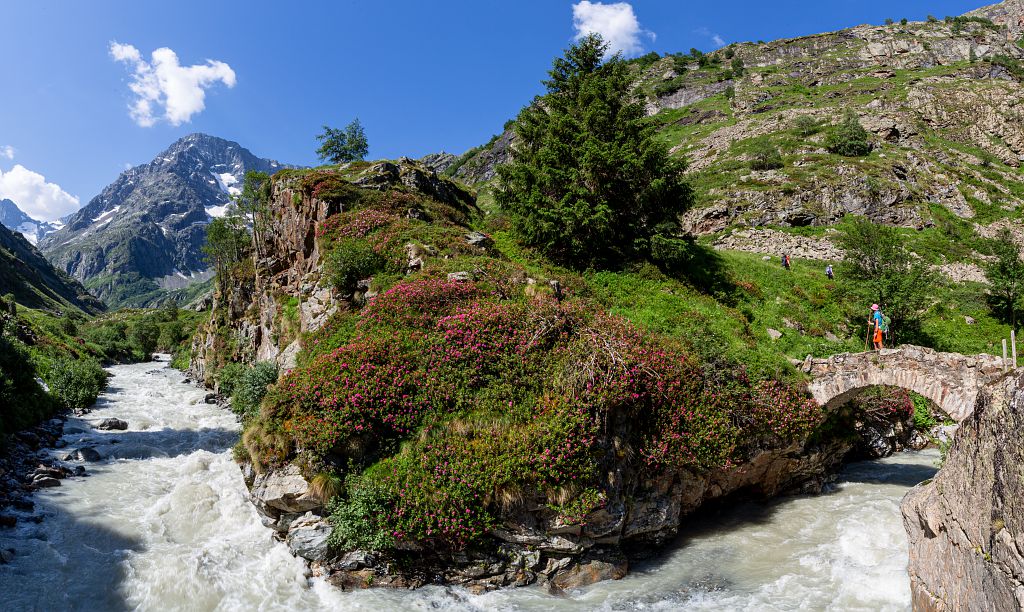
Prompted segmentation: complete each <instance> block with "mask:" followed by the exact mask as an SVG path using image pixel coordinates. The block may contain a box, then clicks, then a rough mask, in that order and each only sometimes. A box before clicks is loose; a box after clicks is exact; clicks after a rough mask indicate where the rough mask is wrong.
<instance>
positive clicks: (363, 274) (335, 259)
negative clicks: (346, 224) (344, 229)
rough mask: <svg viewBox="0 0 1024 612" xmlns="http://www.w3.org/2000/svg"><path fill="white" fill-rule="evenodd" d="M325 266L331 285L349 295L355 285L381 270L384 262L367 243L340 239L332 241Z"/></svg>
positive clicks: (356, 239)
mask: <svg viewBox="0 0 1024 612" xmlns="http://www.w3.org/2000/svg"><path fill="white" fill-rule="evenodd" d="M325 265H326V270H327V275H328V278H329V279H330V281H331V284H332V285H334V287H335V288H337V289H338V290H339V291H341V292H343V293H351V292H352V290H353V289H355V287H356V283H358V282H359V281H361V280H363V279H364V278H368V277H370V276H372V275H373V274H375V273H376V272H379V271H380V270H382V269H383V268H384V265H385V261H384V258H383V257H381V256H380V255H379V254H378V253H377V252H376V251H375V250H374V249H373V246H372V245H371V244H370V243H369V242H368V241H366V240H363V239H361V238H350V237H340V238H338V239H336V240H333V241H332V244H331V251H330V253H329V254H328V255H327V261H326V264H325Z"/></svg>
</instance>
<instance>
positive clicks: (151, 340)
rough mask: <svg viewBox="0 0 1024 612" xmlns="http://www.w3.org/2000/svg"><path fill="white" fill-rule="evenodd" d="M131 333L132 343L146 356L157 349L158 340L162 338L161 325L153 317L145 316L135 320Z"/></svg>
mask: <svg viewBox="0 0 1024 612" xmlns="http://www.w3.org/2000/svg"><path fill="white" fill-rule="evenodd" d="M129 333H130V336H131V340H132V343H133V344H135V346H136V347H137V348H138V349H139V351H140V352H141V353H142V354H143V355H144V356H145V357H148V356H149V355H150V354H152V353H153V352H154V351H156V347H157V342H158V341H159V339H160V327H159V326H157V324H156V321H154V320H153V318H152V317H143V318H141V319H139V320H138V321H135V322H134V323H133V324H132V326H131V331H130V332H129ZM145 357H143V358H145Z"/></svg>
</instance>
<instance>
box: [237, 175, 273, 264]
mask: <svg viewBox="0 0 1024 612" xmlns="http://www.w3.org/2000/svg"><path fill="white" fill-rule="evenodd" d="M270 188H271V183H270V175H269V174H267V173H266V172H259V171H257V170H249V171H247V172H246V173H245V178H244V180H243V182H242V192H241V193H240V194H239V195H238V196H237V197H236V198H235V205H236V206H237V208H238V212H239V213H241V214H242V215H245V217H246V219H247V221H248V224H249V227H251V228H252V236H253V244H255V245H256V253H257V255H258V256H261V257H262V255H263V243H264V241H265V240H266V233H267V232H268V231H269V229H270V209H269V204H270Z"/></svg>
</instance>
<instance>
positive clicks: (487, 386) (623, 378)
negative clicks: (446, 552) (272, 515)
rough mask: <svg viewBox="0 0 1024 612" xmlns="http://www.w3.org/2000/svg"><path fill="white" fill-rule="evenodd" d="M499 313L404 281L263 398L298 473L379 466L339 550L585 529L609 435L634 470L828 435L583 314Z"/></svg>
mask: <svg viewBox="0 0 1024 612" xmlns="http://www.w3.org/2000/svg"><path fill="white" fill-rule="evenodd" d="M501 297H502V296H501V295H500V294H498V292H495V291H491V290H487V289H485V285H484V284H482V283H481V284H478V283H472V282H469V283H467V282H453V281H448V280H446V279H442V278H431V277H429V276H426V275H423V276H419V277H416V278H412V279H409V280H405V281H402V282H400V283H398V284H396V285H395V286H393V287H392V288H391V289H389V290H387V291H385V292H384V293H382V294H380V295H378V296H377V297H376V298H374V299H373V300H371V301H370V302H369V303H368V304H367V305H366V306H365V307H364V308H363V309H362V310H361V311H358V312H356V313H352V314H348V315H346V316H345V317H342V318H340V319H339V323H338V324H339V325H341V326H342V328H343V329H342V331H340V332H324V333H323V334H322V335H321V336H316V337H313V338H312V339H311V340H312V341H318V340H319V339H321V338H330V337H334V336H333V335H332V334H339V335H338V337H339V338H343V339H345V343H344V344H343V345H342V346H340V347H338V348H335V349H332V350H328V351H324V352H322V353H320V354H318V355H316V356H314V357H312V358H311V359H310V361H309V362H308V363H306V364H305V365H304V366H303V367H300V368H297V369H295V370H293V371H292V372H291V373H289V374H287V375H286V376H285V377H284V378H282V379H281V381H279V383H278V385H277V386H276V388H275V389H273V390H272V391H271V395H270V397H269V399H268V401H267V402H266V403H265V406H264V413H265V416H266V417H267V418H273V419H276V420H278V421H280V422H282V423H283V427H284V429H285V430H286V431H288V432H289V433H290V435H292V436H293V438H294V440H295V443H296V446H297V447H298V449H299V451H300V452H301V453H303V454H304V455H305V459H306V462H307V465H324V464H330V463H333V464H334V465H339V464H344V463H345V462H346V461H356V462H359V461H362V460H364V459H365V458H366V457H375V458H376V459H375V461H376V463H375V465H373V466H372V467H370V468H368V469H367V470H366V471H365V472H363V474H362V475H361V476H360V477H359V478H358V479H354V480H353V481H352V483H353V484H352V485H351V486H352V487H356V488H358V489H359V490H358V491H356V490H352V491H350V493H349V495H350V496H351V498H352V499H358V500H361V501H360V502H359V504H360V506H359V507H366V508H378V509H383V510H380V511H374V512H373V513H372V516H371V515H369V514H367V513H366V512H358V511H356V510H355V509H354V507H351V508H350V507H347V506H345V507H342V506H336V513H335V519H334V520H336V521H337V522H336V528H337V529H338V530H339V531H338V533H339V534H344V538H342V540H343V541H345V542H364V543H365V542H377V543H380V542H391V543H395V542H407V541H412V542H420V543H424V544H426V545H429V546H433V547H437V548H450V549H459V548H462V547H465V546H467V545H469V544H470V543H471V542H473V541H474V540H476V539H478V538H480V537H481V536H483V535H484V534H485V533H487V531H488V530H489V529H491V528H492V527H494V526H495V525H497V524H499V523H500V522H501V520H502V517H503V516H504V513H506V512H508V511H509V506H508V504H510V503H513V502H512V501H509V500H515V499H520V498H522V499H525V498H531V499H534V500H535V501H536V502H538V503H541V504H546V505H548V507H549V509H550V512H551V513H552V514H553V515H557V516H558V517H559V520H561V521H563V522H569V523H571V524H582V523H585V522H586V517H587V515H588V514H589V513H590V512H592V511H593V510H595V509H596V508H599V507H600V505H601V504H602V503H603V501H604V499H605V497H604V493H603V491H602V488H601V487H602V485H601V478H602V474H605V473H607V471H608V470H609V469H610V468H611V467H612V466H611V463H610V462H616V461H619V460H620V458H621V457H620V456H619V455H617V454H616V453H615V449H613V448H612V447H611V441H610V439H609V435H610V434H609V432H615V433H616V435H617V436H625V437H626V438H628V441H629V444H630V446H631V448H632V449H633V451H631V452H635V455H636V457H637V458H638V459H640V461H639V462H638V463H637V467H636V469H638V470H649V471H660V470H666V469H670V470H671V469H679V468H684V467H685V468H691V469H701V470H708V469H715V468H720V467H725V466H729V465H731V464H732V463H734V462H737V461H742V460H743V459H744V455H743V453H744V450H745V449H746V448H747V445H750V444H752V443H753V442H754V441H763V440H766V439H771V440H775V439H795V438H799V437H801V436H804V435H806V434H807V433H808V432H809V431H810V429H811V428H812V427H813V426H814V425H816V424H817V422H818V420H819V418H820V416H819V414H818V410H817V406H816V405H814V404H813V403H812V402H810V401H809V400H807V399H806V398H805V397H804V396H803V395H802V394H801V393H799V392H797V391H796V390H795V389H792V388H790V387H787V386H785V385H782V384H781V383H777V382H752V381H750V380H749V379H748V378H747V377H746V376H745V375H744V374H743V372H742V371H741V370H736V371H730V372H720V371H718V370H715V369H710V370H709V368H705V367H702V366H701V364H698V363H696V362H694V361H693V360H692V359H691V358H690V357H689V356H688V355H687V354H686V353H685V352H684V351H682V350H681V349H680V348H679V347H678V346H676V345H675V344H673V343H671V342H669V341H666V340H664V339H659V338H656V337H652V336H649V335H644V334H642V333H641V332H639V331H638V330H637V329H636V328H635V327H633V326H632V325H631V324H629V323H627V322H625V321H624V320H622V319H620V318H617V317H613V316H609V315H606V314H602V313H600V311H599V310H598V309H596V308H595V307H594V306H593V305H591V304H588V303H585V302H581V301H578V300H572V301H568V302H563V303H559V302H557V301H555V300H554V299H553V298H544V297H537V298H534V299H529V300H524V299H518V300H508V299H501ZM595 312H597V314H595ZM709 371H710V372H712V373H714V372H718V375H711V374H709ZM402 441H404V444H403V445H402V446H401V447H399V445H398V444H399V442H402ZM364 465H365V464H364ZM552 491H556V492H557V491H560V492H561V493H559V494H558V500H559V501H557V502H556V501H553V500H552V499H549V495H551V494H552V493H551V492H552ZM566 495H568V496H569V498H568V500H565V499H564V498H565V496H566ZM371 498H372V499H371ZM502 500H504V501H502ZM339 537H341V536H340V535H339Z"/></svg>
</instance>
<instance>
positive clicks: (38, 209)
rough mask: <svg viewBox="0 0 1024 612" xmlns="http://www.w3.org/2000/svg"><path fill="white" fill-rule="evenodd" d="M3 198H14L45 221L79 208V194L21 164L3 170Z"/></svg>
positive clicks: (0, 191)
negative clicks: (68, 190) (49, 181)
mask: <svg viewBox="0 0 1024 612" xmlns="http://www.w3.org/2000/svg"><path fill="white" fill-rule="evenodd" d="M0 199H8V200H12V201H13V202H14V203H15V204H17V205H18V208H20V209H21V210H23V211H25V214H27V215H28V216H30V217H32V218H33V219H39V220H42V221H54V220H56V219H59V218H61V217H63V216H64V215H66V214H68V213H72V212H75V211H76V210H78V198H77V197H75V196H73V195H71V194H70V193H68V192H66V191H64V190H63V189H61V188H60V185H57V184H56V183H47V182H46V177H45V176H43V175H42V174H39V173H38V172H33V171H31V170H29V169H28V168H26V167H25V166H22V165H21V164H15V166H14V167H13V168H11V169H10V170H9V171H7V172H4V171H3V170H0Z"/></svg>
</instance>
